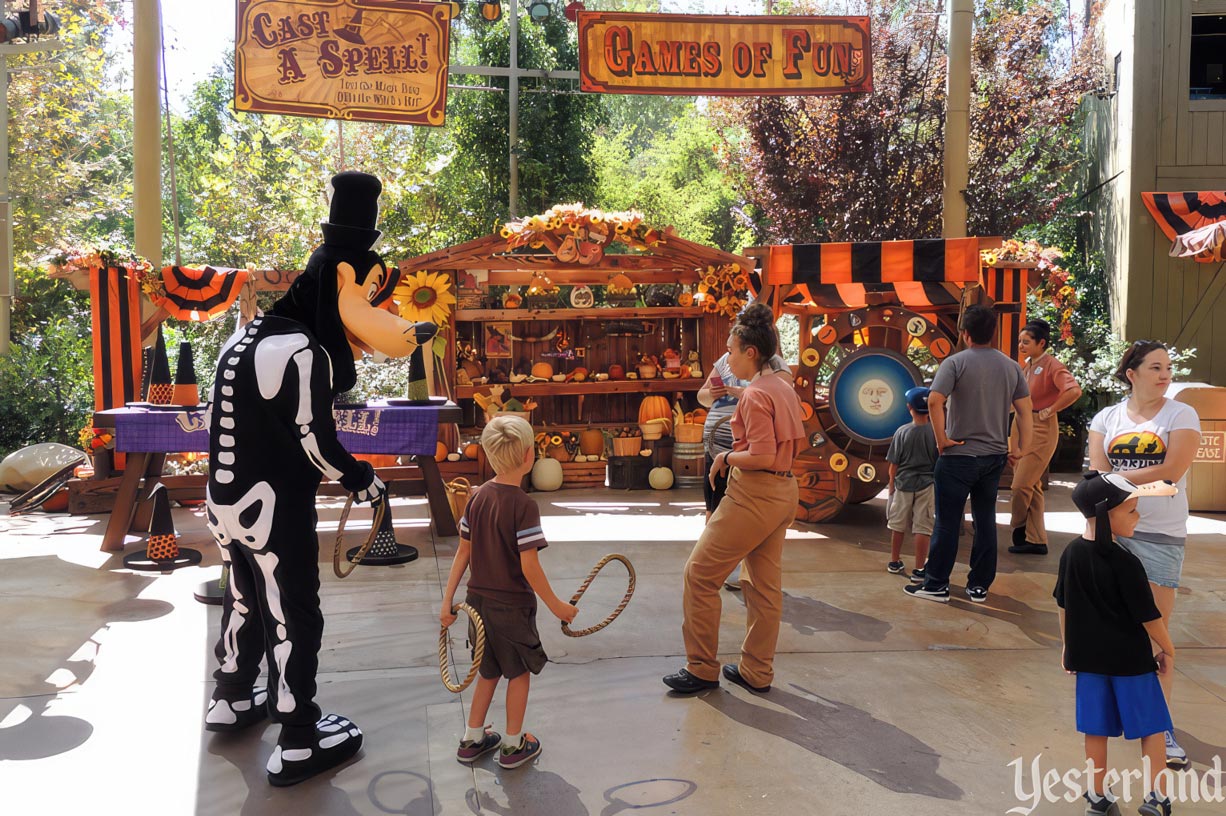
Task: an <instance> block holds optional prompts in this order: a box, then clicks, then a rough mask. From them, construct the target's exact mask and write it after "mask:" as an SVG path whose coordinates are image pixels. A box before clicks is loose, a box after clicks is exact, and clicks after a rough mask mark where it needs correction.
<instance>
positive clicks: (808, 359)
mask: <svg viewBox="0 0 1226 816" xmlns="http://www.w3.org/2000/svg"><path fill="white" fill-rule="evenodd" d="M822 328H826V327H825V326H823V327H822ZM832 331H833V329H832ZM817 334H818V336H819V337H820V336H821V332H820V331H819V332H818V333H817ZM821 361H822V356H821V355H820V354H818V353H817V349H815V348H813V347H812V346H810V347H809V348H807V349H805V350H804V351H802V352H801V353H800V363H801V365H804V366H807V367H808V368H816V367H817V364H818V363H820V362H821Z"/></svg>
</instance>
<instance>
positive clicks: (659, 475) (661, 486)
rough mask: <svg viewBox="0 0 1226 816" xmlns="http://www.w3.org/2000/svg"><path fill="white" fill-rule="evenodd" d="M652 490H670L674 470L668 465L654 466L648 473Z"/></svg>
mask: <svg viewBox="0 0 1226 816" xmlns="http://www.w3.org/2000/svg"><path fill="white" fill-rule="evenodd" d="M647 483H648V484H649V485H651V488H652V490H668V489H669V488H671V487H672V486H673V472H672V471H671V470H669V469H668V468H666V467H657V468H652V469H651V471H650V472H649V473H648V474H647Z"/></svg>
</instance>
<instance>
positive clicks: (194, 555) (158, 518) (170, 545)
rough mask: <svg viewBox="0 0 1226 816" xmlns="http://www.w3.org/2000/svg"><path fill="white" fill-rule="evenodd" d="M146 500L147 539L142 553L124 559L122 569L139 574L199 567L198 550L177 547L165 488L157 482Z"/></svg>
mask: <svg viewBox="0 0 1226 816" xmlns="http://www.w3.org/2000/svg"><path fill="white" fill-rule="evenodd" d="M149 500H150V501H152V502H153V517H152V518H151V519H150V520H149V538H148V540H146V542H145V549H143V550H141V551H139V552H134V553H129V554H128V555H125V556H124V557H123V565H124V566H125V567H127V568H128V569H133V570H140V571H142V572H169V571H171V570H177V569H179V568H180V567H191V566H194V565H196V564H199V563H200V560H201V558H202V555H201V553H200V550H193V549H190V548H188V547H180V546H179V535H178V533H176V532H175V523H174V519H173V518H171V515H170V496H169V495H168V494H167V492H166V485H164V484H162V483H161V482H158V483H157V484H156V485H154V487H153V492H152V493H150V495H149Z"/></svg>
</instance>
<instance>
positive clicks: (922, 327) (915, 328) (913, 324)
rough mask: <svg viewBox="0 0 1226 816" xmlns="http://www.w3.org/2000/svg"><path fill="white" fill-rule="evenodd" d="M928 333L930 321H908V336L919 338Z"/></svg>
mask: <svg viewBox="0 0 1226 816" xmlns="http://www.w3.org/2000/svg"><path fill="white" fill-rule="evenodd" d="M926 331H928V321H927V320H925V319H924V318H922V317H913V318H911V319H910V320H908V321H907V334H909V335H911V336H912V337H919V336H920V335H922V334H923V333H924V332H926Z"/></svg>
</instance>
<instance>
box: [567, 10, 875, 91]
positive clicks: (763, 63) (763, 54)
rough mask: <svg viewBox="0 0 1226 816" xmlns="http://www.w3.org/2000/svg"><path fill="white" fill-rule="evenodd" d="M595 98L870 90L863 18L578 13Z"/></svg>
mask: <svg viewBox="0 0 1226 816" xmlns="http://www.w3.org/2000/svg"><path fill="white" fill-rule="evenodd" d="M579 76H580V87H581V88H582V89H583V90H585V91H592V92H596V93H639V94H678V95H703V96H706V95H710V96H733V95H736V96H750V95H752V96H762V95H775V96H804V95H813V94H839V93H862V92H866V91H871V90H872V89H873V58H872V44H871V41H870V37H869V18H868V17H734V16H723V15H718V16H717V15H690V14H630V13H623V12H604V11H591V12H586V11H581V12H579Z"/></svg>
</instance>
